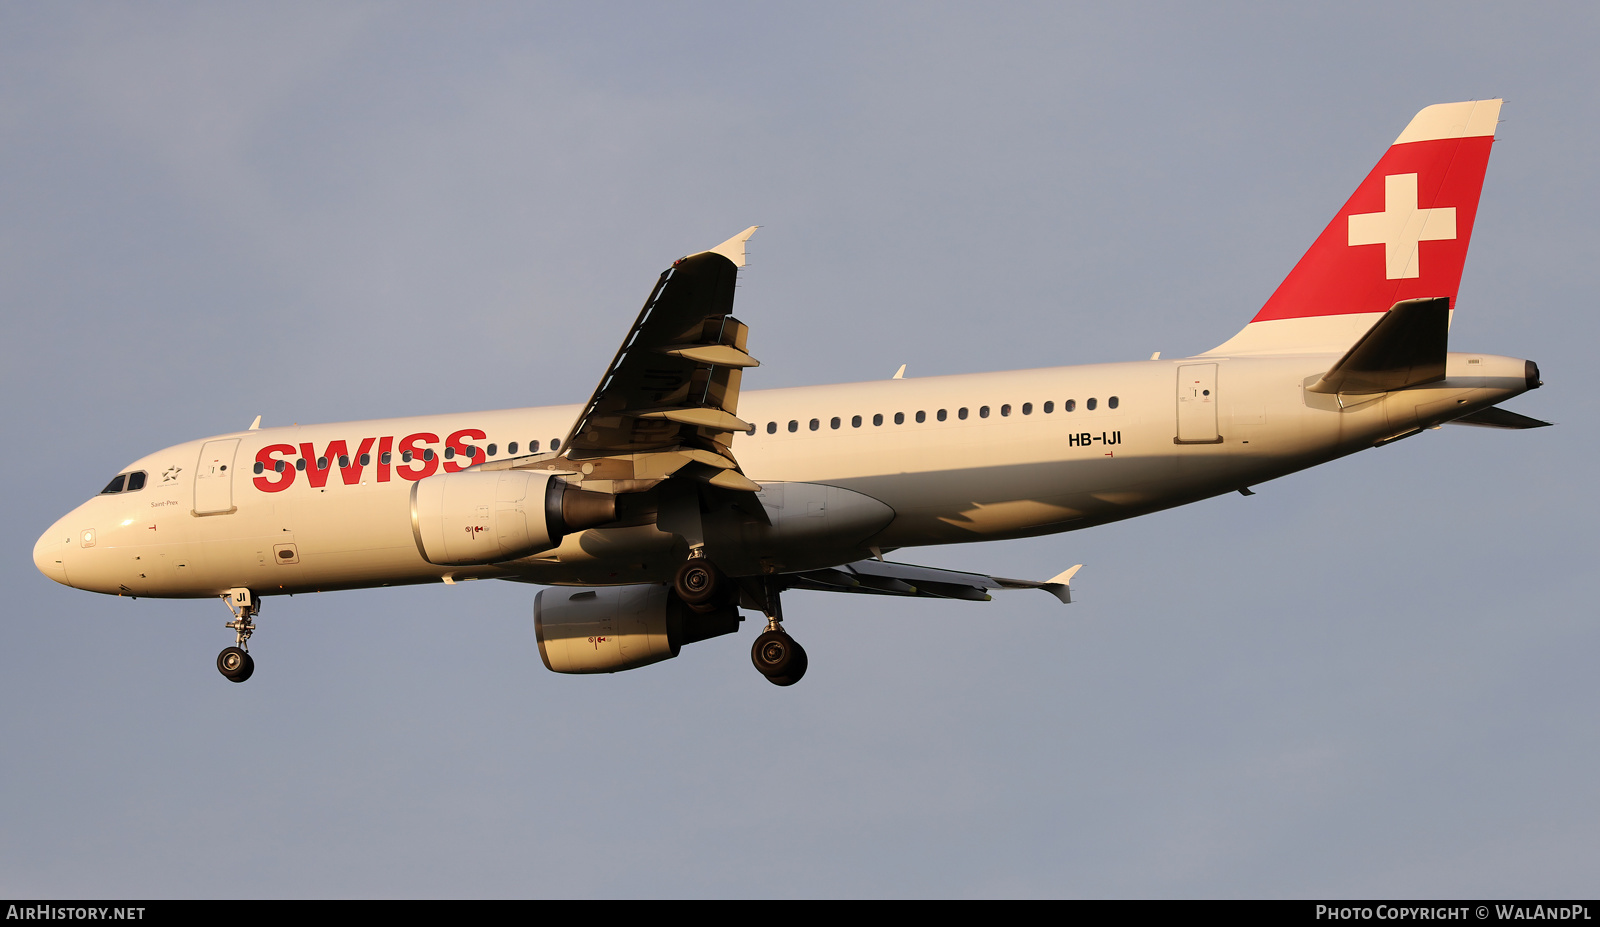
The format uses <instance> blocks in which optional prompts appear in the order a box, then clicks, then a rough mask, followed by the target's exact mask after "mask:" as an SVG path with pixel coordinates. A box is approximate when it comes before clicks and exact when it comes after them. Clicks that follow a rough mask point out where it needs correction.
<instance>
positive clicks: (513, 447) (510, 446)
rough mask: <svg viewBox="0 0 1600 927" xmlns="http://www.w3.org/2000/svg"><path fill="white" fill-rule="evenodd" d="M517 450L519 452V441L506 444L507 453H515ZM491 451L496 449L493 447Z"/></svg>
mask: <svg viewBox="0 0 1600 927" xmlns="http://www.w3.org/2000/svg"><path fill="white" fill-rule="evenodd" d="M516 452H517V442H515V441H513V442H511V443H510V444H507V445H506V453H507V454H515V453H516ZM489 453H491V454H493V453H494V451H493V450H492V449H491V450H490V451H489Z"/></svg>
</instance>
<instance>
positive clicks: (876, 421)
mask: <svg viewBox="0 0 1600 927" xmlns="http://www.w3.org/2000/svg"><path fill="white" fill-rule="evenodd" d="M872 424H874V425H882V424H883V413H882V412H879V413H878V414H877V415H874V416H873V417H872Z"/></svg>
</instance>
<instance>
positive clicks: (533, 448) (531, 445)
mask: <svg viewBox="0 0 1600 927" xmlns="http://www.w3.org/2000/svg"><path fill="white" fill-rule="evenodd" d="M528 453H530V454H537V453H539V442H537V441H529V442H528Z"/></svg>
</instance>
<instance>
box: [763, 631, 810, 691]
mask: <svg viewBox="0 0 1600 927" xmlns="http://www.w3.org/2000/svg"><path fill="white" fill-rule="evenodd" d="M789 643H790V644H792V645H793V646H794V656H793V657H791V658H790V660H789V670H788V672H786V673H784V674H783V675H782V676H768V677H767V682H770V683H772V684H773V685H775V686H792V685H794V684H795V683H797V682H799V681H800V679H801V677H803V676H805V674H806V667H807V666H809V665H810V662H811V661H809V660H808V659H806V651H805V648H804V647H801V646H800V645H799V644H798V643H795V642H794V641H792V640H791V641H790V642H789Z"/></svg>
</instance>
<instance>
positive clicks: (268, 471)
mask: <svg viewBox="0 0 1600 927" xmlns="http://www.w3.org/2000/svg"><path fill="white" fill-rule="evenodd" d="M1499 112H1500V101H1499V100H1484V101H1477V102H1468V103H1447V104H1441V105H1437V106H1430V107H1428V108H1426V109H1424V110H1422V112H1420V113H1418V114H1417V116H1416V118H1414V119H1412V120H1411V123H1410V124H1409V125H1407V126H1406V128H1405V131H1404V132H1401V133H1400V137H1399V138H1397V139H1395V142H1394V145H1393V146H1392V147H1390V148H1389V150H1388V151H1387V152H1386V153H1385V154H1384V155H1383V157H1382V158H1381V159H1380V160H1379V161H1378V164H1377V167H1375V168H1374V169H1373V170H1372V173H1370V174H1369V175H1368V176H1367V178H1366V179H1365V180H1364V181H1362V183H1361V185H1360V186H1359V187H1357V188H1356V191H1355V193H1354V194H1352V195H1351V197H1350V199H1349V201H1348V202H1347V203H1345V205H1344V207H1343V208H1342V209H1340V210H1339V212H1338V214H1337V215H1336V216H1335V217H1334V219H1333V221H1332V222H1330V223H1329V224H1328V227H1327V229H1326V230H1324V231H1323V233H1322V234H1321V236H1319V237H1318V238H1317V240H1316V241H1315V242H1314V243H1313V244H1312V246H1311V249H1310V250H1309V251H1307V252H1306V254H1305V256H1304V257H1303V258H1301V260H1300V262H1299V263H1298V264H1297V265H1295V267H1294V269H1293V270H1292V271H1290V273H1289V276H1288V277H1287V278H1286V279H1285V280H1284V281H1283V283H1282V284H1281V285H1280V286H1279V287H1278V289H1277V291H1276V292H1274V293H1273V294H1272V297H1271V298H1270V299H1269V300H1267V303H1266V305H1265V306H1264V307H1262V309H1261V311H1260V312H1258V313H1257V314H1256V316H1255V318H1254V319H1253V320H1251V322H1250V323H1249V324H1248V325H1246V326H1245V327H1244V329H1243V330H1242V331H1240V332H1239V333H1238V334H1236V335H1234V336H1233V337H1232V338H1230V339H1228V340H1227V341H1226V342H1224V343H1223V344H1222V345H1220V346H1219V347H1217V348H1214V349H1213V350H1210V351H1207V352H1205V353H1204V354H1199V355H1196V356H1194V357H1187V358H1182V359H1177V360H1163V359H1160V358H1159V356H1157V357H1152V358H1151V359H1150V360H1148V361H1139V362H1135V363H1115V364H1100V365H1094V366H1086V367H1058V368H1051V369H1044V370H1017V371H1010V372H1004V373H983V374H967V375H962V376H946V377H929V378H920V379H906V378H902V377H900V376H899V375H897V376H896V377H895V378H894V379H889V380H883V381H878V382H872V383H849V384H841V385H835V386H817V387H807V388H799V389H782V390H770V391H766V392H750V393H741V390H740V386H741V383H742V379H743V374H744V371H745V369H746V368H749V367H754V366H756V361H755V360H754V359H753V358H752V357H751V356H750V355H749V354H748V353H746V336H747V333H748V329H747V327H746V326H745V325H744V324H743V323H742V322H739V321H738V320H736V319H735V318H734V317H733V316H732V315H730V313H731V311H732V309H733V297H734V280H735V277H736V276H737V274H738V269H739V268H740V267H743V266H744V257H745V242H746V240H747V239H749V237H750V235H751V234H752V233H753V232H754V231H755V229H754V228H750V229H746V230H745V231H744V232H742V233H740V234H739V235H736V236H734V237H733V238H731V239H729V240H728V241H726V242H723V243H722V244H721V245H718V246H717V247H715V248H713V249H711V250H710V251H704V252H701V253H698V254H693V255H690V256H688V257H685V258H682V259H680V260H678V261H676V262H674V263H673V264H672V266H671V267H669V268H668V269H667V270H666V271H665V272H663V273H662V274H661V277H660V280H659V281H658V282H657V283H656V286H655V289H654V290H653V291H652V292H651V294H650V297H649V299H648V300H647V301H646V302H645V306H644V309H643V311H641V312H640V314H639V317H638V319H637V321H635V322H634V324H633V327H632V329H631V330H630V331H629V332H628V334H627V337H626V338H625V339H624V341H623V345H622V348H621V350H619V351H618V352H617V355H616V358H615V359H614V360H613V361H612V362H611V366H610V367H609V368H608V369H607V370H606V371H605V374H604V376H603V377H602V378H601V380H600V385H599V386H598V388H596V390H595V392H594V394H593V396H592V397H590V399H589V401H588V402H587V403H585V404H584V405H581V406H551V407H546V408H532V409H508V410H504V411H498V412H471V413H465V414H461V415H439V416H424V417H417V418H397V419H383V420H379V421H369V422H343V423H338V424H332V425H313V426H298V425H297V426H294V427H289V428H261V427H258V426H259V424H260V419H259V417H258V418H257V420H256V425H252V426H251V428H250V429H249V430H247V431H240V432H234V433H232V434H226V435H217V436H214V437H209V438H202V439H200V440H197V441H191V442H189V443H186V444H180V445H177V446H175V447H169V448H165V449H163V450H160V451H157V452H156V453H154V454H150V455H148V456H145V457H142V458H140V459H138V460H136V461H134V462H133V463H131V464H129V465H128V467H126V468H125V469H124V470H123V471H122V472H121V473H118V474H117V475H116V477H115V478H114V479H113V480H111V482H110V483H109V484H108V485H107V486H106V487H105V489H104V490H102V491H101V492H100V493H99V494H98V495H96V496H94V497H93V498H91V499H89V501H87V502H85V503H83V504H82V505H80V506H78V507H77V508H75V509H73V510H72V511H71V512H70V513H69V514H67V515H66V516H65V517H63V518H62V519H60V520H59V521H57V522H56V523H55V524H54V525H52V526H51V527H50V529H49V530H48V531H46V532H45V533H44V535H43V536H42V537H40V538H39V541H38V543H37V544H36V545H35V546H34V554H33V556H34V563H35V564H37V566H38V568H39V570H40V571H41V572H43V573H44V574H45V575H46V576H48V577H50V578H51V579H53V580H55V581H57V582H59V583H63V584H66V585H69V586H73V587H76V588H78V589H87V590H91V591H94V592H102V593H106V594H109V595H125V596H152V597H199V596H220V597H221V598H222V599H223V600H224V601H225V603H226V604H227V605H228V607H229V609H230V610H231V611H232V614H233V620H232V621H230V622H229V623H228V625H227V627H229V628H231V629H233V630H234V631H235V632H236V633H235V646H231V647H228V648H226V649H225V650H223V651H222V653H221V654H220V655H219V656H218V658H217V667H218V669H219V670H221V671H222V674H223V675H224V676H226V677H227V678H229V679H231V680H233V681H235V682H242V681H244V680H245V679H247V678H249V676H250V674H251V673H252V672H253V670H254V665H255V664H254V661H253V660H252V659H251V657H250V655H249V653H248V652H247V647H248V642H249V638H250V634H251V632H252V631H253V630H254V629H255V623H254V618H255V616H256V615H257V613H258V612H259V609H260V607H261V601H262V599H263V598H265V597H267V596H272V595H279V594H289V593H306V592H318V591H323V590H330V589H351V588H361V587H369V586H387V585H398V584H402V583H428V582H441V581H442V582H446V583H454V582H460V581H462V580H468V579H485V578H496V579H510V580H515V581H518V582H527V583H539V584H544V585H548V586H552V587H554V588H549V589H545V590H542V591H541V592H539V594H538V596H537V597H536V598H535V599H534V628H535V634H536V637H537V640H538V644H539V653H540V656H541V657H542V658H543V659H544V663H545V666H547V667H549V668H550V669H551V670H554V671H556V672H558V673H598V672H615V671H618V670H625V669H633V668H635V667H640V666H644V665H646V664H649V663H655V662H658V661H660V660H666V659H669V658H671V657H674V656H676V655H677V654H678V652H679V648H680V647H681V646H682V645H684V644H686V643H693V642H695V641H700V640H704V639H706V638H709V637H713V636H716V635H720V634H727V633H730V632H733V631H735V630H737V629H738V627H739V622H740V621H741V620H742V619H741V617H740V613H739V609H740V608H741V607H742V608H747V609H752V610H756V611H759V612H761V613H763V614H764V615H765V616H766V619H767V620H766V628H765V630H764V631H763V632H762V633H761V634H760V635H759V636H758V637H757V638H756V640H755V642H754V646H753V647H752V649H751V657H752V660H753V662H754V663H755V665H756V668H757V669H758V670H760V671H761V673H762V674H763V675H765V676H766V677H767V678H768V679H769V680H771V681H772V682H774V683H776V684H778V685H790V684H792V683H794V682H796V681H798V680H799V679H800V677H801V676H802V675H803V674H804V673H805V671H806V665H807V661H806V654H805V651H804V649H802V648H801V647H800V645H799V644H797V643H795V641H794V640H793V639H792V638H791V637H789V636H788V634H787V633H785V631H784V630H783V626H782V624H781V623H780V622H781V621H782V620H783V612H782V610H781V608H780V605H779V596H780V594H781V593H783V592H784V591H786V590H789V589H815V590H827V591H835V592H854V593H866V594H874V595H900V596H922V597H930V598H956V599H974V600H986V599H988V598H989V592H990V591H991V590H996V589H1016V588H1034V589H1042V590H1044V591H1047V592H1050V593H1052V594H1054V595H1055V596H1056V597H1057V598H1059V599H1060V600H1061V601H1062V602H1068V601H1070V598H1071V595H1070V589H1069V586H1068V584H1069V582H1070V580H1071V578H1072V575H1073V574H1074V573H1075V572H1076V570H1077V569H1078V568H1077V567H1073V568H1072V569H1070V570H1067V571H1066V572H1064V573H1062V574H1060V575H1059V576H1056V577H1054V578H1053V579H1050V580H1047V581H1043V582H1036V581H1026V580H1014V579H1004V578H1001V577H995V576H987V575H983V574H977V573H962V572H956V571H950V570H941V569H932V568H926V567H917V566H911V565H908V564H902V563H896V562H893V561H888V560H885V559H884V555H885V554H887V553H888V552H890V551H893V550H895V549H898V548H902V547H916V546H919V545H928V544H953V543H964V542H970V541H975V540H986V539H995V538H1017V537H1028V536H1034V535H1043V534H1051V533H1055V532H1060V531H1070V530H1074V529H1078V528H1087V527H1089V526H1091V525H1098V524H1103V523H1105V522H1109V521H1116V520H1118V519H1122V518H1130V517H1132V516H1135V515H1142V514H1145V513H1147V512H1154V511H1157V510H1159V509H1165V508H1170V507H1172V506H1176V505H1182V504H1184V503H1187V502H1194V501H1196V500H1199V499H1204V498H1207V497H1210V496H1215V495H1218V494H1221V493H1228V492H1235V491H1237V492H1243V493H1247V494H1248V493H1249V491H1250V490H1249V487H1251V486H1253V485H1255V484H1258V483H1261V482H1263V481H1265V480H1270V479H1273V478H1275V477H1279V476H1283V475H1284V474H1287V473H1293V472H1295V471H1297V470H1302V469H1305V468H1307V467H1311V466H1314V465H1316V464H1320V463H1323V462H1325V461H1329V460H1333V459H1334V458H1336V457H1342V456H1344V455H1346V454H1351V453H1354V452H1356V451H1359V450H1363V449H1366V448H1370V447H1377V446H1381V445H1383V444H1387V443H1389V442H1391V441H1396V440H1399V439H1400V438H1404V437H1407V436H1410V435H1414V434H1416V433H1418V432H1420V431H1422V430H1423V429H1426V428H1431V427H1436V426H1438V425H1440V424H1443V423H1446V422H1457V423H1464V424H1473V425H1483V426H1490V427H1501V428H1531V427H1536V426H1539V425H1543V424H1546V423H1544V422H1540V421H1537V420H1535V419H1531V418H1527V417H1525V416H1522V415H1518V414H1516V413H1514V412H1508V411H1505V410H1503V409H1498V408H1495V406H1496V404H1497V403H1500V402H1503V401H1504V400H1506V399H1509V398H1511V397H1513V396H1516V395H1517V394H1519V393H1522V392H1524V391H1526V390H1529V389H1533V388H1535V387H1537V386H1539V385H1540V381H1539V371H1538V368H1537V367H1536V366H1535V365H1534V364H1533V362H1532V361H1526V360H1521V359H1518V358H1512V357H1500V356H1496V355H1492V354H1478V353H1452V352H1449V351H1448V350H1447V347H1446V340H1447V336H1448V333H1449V327H1450V320H1451V315H1452V311H1453V308H1454V304H1455V299H1456V292H1457V289H1458V287H1459V285H1460V281H1461V269H1462V265H1463V263H1464V261H1465V259H1466V254H1467V245H1468V241H1469V239H1470V238H1471V235H1472V224H1473V219H1474V217H1475V216H1476V213H1477V208H1478V195H1479V192H1480V190H1481V189H1482V186H1483V177H1484V171H1485V169H1486V167H1487V165H1488V160H1489V149H1490V147H1491V146H1492V145H1493V142H1494V132H1495V126H1496V124H1497V122H1498V119H1499Z"/></svg>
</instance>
